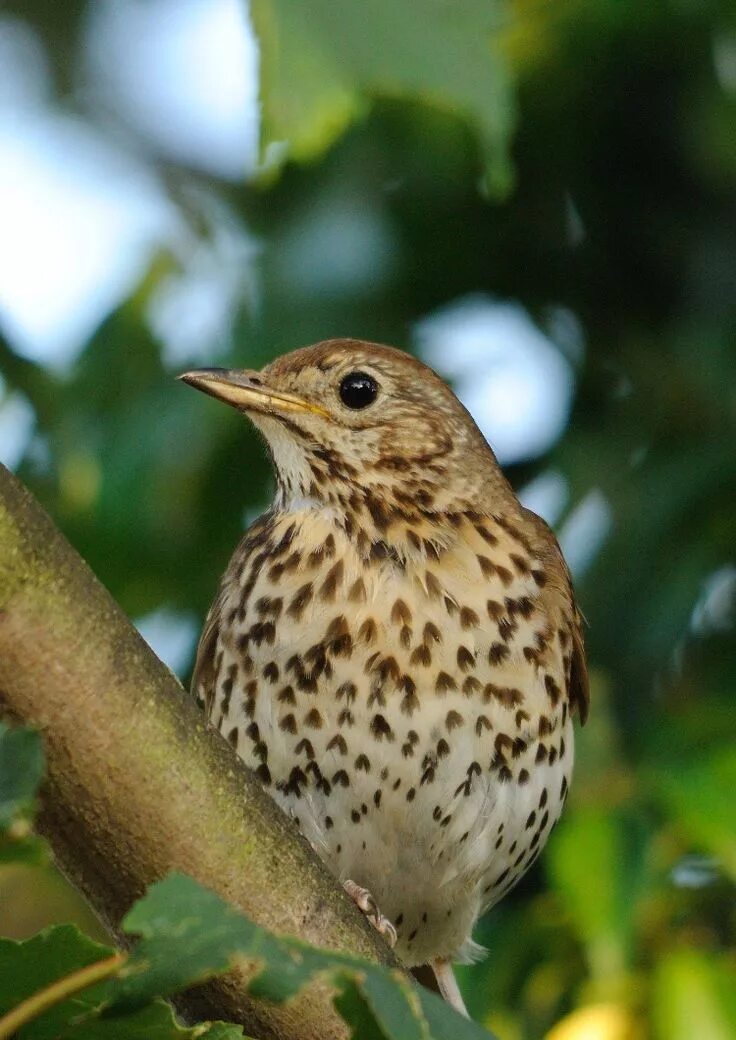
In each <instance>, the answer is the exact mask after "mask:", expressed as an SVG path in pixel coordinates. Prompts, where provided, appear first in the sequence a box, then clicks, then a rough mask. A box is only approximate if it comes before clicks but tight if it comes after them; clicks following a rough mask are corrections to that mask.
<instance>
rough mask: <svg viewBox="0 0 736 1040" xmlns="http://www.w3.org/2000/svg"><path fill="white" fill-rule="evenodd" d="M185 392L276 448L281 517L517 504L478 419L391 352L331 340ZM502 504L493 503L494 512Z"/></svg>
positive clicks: (427, 374)
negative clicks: (231, 411)
mask: <svg viewBox="0 0 736 1040" xmlns="http://www.w3.org/2000/svg"><path fill="white" fill-rule="evenodd" d="M180 378H181V379H183V380H184V382H186V383H189V384H190V385H191V386H194V387H196V388H197V389H198V390H203V391H204V392H205V393H207V394H210V395H211V396H212V397H215V398H217V399H218V400H221V401H224V402H226V403H227V404H230V405H232V406H233V407H235V408H237V409H238V410H239V411H242V412H244V413H245V414H246V415H247V416H248V417H249V418H250V419H251V420H252V422H253V423H254V424H255V425H256V426H257V427H258V429H259V430H260V431H261V433H262V434H263V436H264V437H265V439H266V442H267V444H268V447H269V450H270V453H271V456H272V458H273V463H274V467H275V470H276V477H277V482H278V492H277V506H279V507H280V508H285V509H293V508H301V507H302V506H304V505H305V504H310V505H315V504H316V505H327V506H333V507H336V508H338V509H345V510H348V509H352V510H356V509H358V508H361V507H362V506H364V505H365V503H366V502H368V504H369V508H371V503H373V504H374V505H375V504H376V503H378V505H375V508H377V509H378V510H379V512H381V511H383V512H385V513H386V514H387V515H391V513H392V512H396V513H398V514H401V513H402V512H404V513H406V512H407V511H409V512H411V511H412V510H416V509H419V510H420V511H421V513H422V514H423V515H424V516H427V515H430V514H433V513H437V514H441V513H448V512H460V511H463V510H469V509H479V508H481V509H482V510H483V511H486V510H488V509H489V508H491V507H492V506H494V505H498V504H499V501H498V500H499V497H501V498H503V500H504V501H505V500H506V497H507V495H509V494H510V491H509V488H508V485H507V484H506V481H505V479H504V478H503V476H502V475H501V472H500V470H499V469H498V465H497V463H496V460H495V458H494V456H493V453H492V452H491V449H490V448H489V447H488V444H487V443H486V441H485V440H484V439H483V436H482V434H481V433H480V431H479V430H478V428H477V426H476V425H475V423H474V421H473V419H472V418H471V416H470V415H469V413H468V412H467V411H466V410H465V408H464V407H463V406H462V405H461V404H460V402H459V401H458V399H457V398H456V397H455V395H454V394H453V392H452V390H450V388H449V387H448V386H447V385H446V384H445V383H444V382H443V381H442V380H441V379H440V378H439V376H437V375H436V374H435V373H434V372H433V371H432V370H431V369H430V368H428V367H427V366H426V365H423V364H422V363H421V362H419V361H417V360H416V359H415V358H413V357H411V356H410V355H408V354H404V353H402V352H401V351H399V350H394V349H393V348H391V347H383V346H378V345H376V344H373V343H364V342H362V341H360V340H349V339H339V340H328V341H326V342H324V343H318V344H316V345H314V346H311V347H304V348H303V349H301V350H295V351H293V352H292V353H290V354H286V355H284V356H282V357H279V358H277V359H276V360H275V361H272V362H271V364H269V365H266V367H265V368H263V369H262V370H261V371H259V372H256V371H251V370H248V369H242V370H238V369H236V370H227V369H200V370H196V371H193V372H186V373H184V374H183V375H182V376H181V377H180ZM494 499H495V501H494Z"/></svg>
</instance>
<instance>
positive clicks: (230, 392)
mask: <svg viewBox="0 0 736 1040" xmlns="http://www.w3.org/2000/svg"><path fill="white" fill-rule="evenodd" d="M178 378H179V379H181V381H182V382H183V383H188V384H189V386H193V387H194V388H195V389H196V390H201V391H202V392H203V393H205V394H209V395H210V397H215V398H217V400H218V401H224V402H225V404H229V405H232V406H233V408H241V409H243V410H245V411H247V410H248V409H249V408H253V409H256V410H258V411H274V412H276V413H278V412H314V413H315V414H317V415H322V416H324V417H325V418H327V419H329V418H330V414H329V412H327V411H326V410H325V409H324V408H320V406H319V405H316V404H312V403H311V402H310V401H305V400H303V399H302V398H301V397H297V396H296V395H295V394H287V393H283V392H282V391H280V390H278V391H277V390H271V389H270V388H269V387H267V386H264V385H263V384H262V382H261V377H260V375H259V373H258V372H250V371H248V370H247V369H243V370H240V371H238V370H237V369H228V368H196V369H194V370H193V371H191V372H182V374H181V375H180V376H179V377H178Z"/></svg>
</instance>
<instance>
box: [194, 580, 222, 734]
mask: <svg viewBox="0 0 736 1040" xmlns="http://www.w3.org/2000/svg"><path fill="white" fill-rule="evenodd" d="M226 595H227V585H226V584H225V583H224V582H223V584H222V585H221V586H220V589H219V591H218V593H217V596H216V598H215V601H214V603H213V604H212V606H211V607H210V609H209V611H208V613H207V617H206V619H205V623H204V628H203V629H202V635H201V636H200V637H199V645H198V646H197V657H196V660H195V662H194V672H193V673H192V685H191V693H192V696H193V697H195V698H196V700H197V701H198V702H199V703H200V704H202V705H203V707H204V709H205V714H206V715H207V716H208V717H209V714H210V707H211V703H212V697H213V694H214V690H215V677H216V676H215V656H216V653H217V636H218V633H219V630H220V619H221V617H222V609H223V604H224V602H225V598H226Z"/></svg>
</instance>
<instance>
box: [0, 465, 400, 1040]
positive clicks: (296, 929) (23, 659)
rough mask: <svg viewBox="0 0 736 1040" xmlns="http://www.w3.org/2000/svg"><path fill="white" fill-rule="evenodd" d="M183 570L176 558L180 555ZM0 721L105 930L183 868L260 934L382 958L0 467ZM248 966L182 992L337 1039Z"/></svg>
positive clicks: (271, 1024)
mask: <svg viewBox="0 0 736 1040" xmlns="http://www.w3.org/2000/svg"><path fill="white" fill-rule="evenodd" d="M182 565H184V563H183V564H182ZM0 714H2V715H4V716H5V717H7V718H11V719H16V720H18V721H20V722H23V723H26V724H30V725H35V726H37V727H39V728H40V729H41V731H42V733H43V735H44V742H45V750H46V756H47V762H48V779H47V782H46V784H45V787H44V791H43V804H42V812H41V815H40V821H39V823H40V828H41V830H42V831H43V833H44V834H45V835H46V836H47V837H48V839H49V840H50V842H51V844H52V846H53V848H54V852H55V856H56V858H57V860H58V863H59V865H60V866H61V868H62V870H63V871H64V872H65V873H66V874H67V875H68V876H69V877H70V878H71V880H72V881H73V882H74V884H75V885H76V886H77V887H78V888H79V889H80V890H81V891H82V892H83V893H84V894H85V895H86V897H87V898H88V900H89V901H90V903H91V904H92V906H93V907H94V908H95V910H96V911H97V912H98V914H99V915H100V917H101V918H102V920H103V921H104V922H105V923H106V924H107V925H108V927H109V928H110V929H111V930H112V931H113V932H117V928H118V925H119V923H120V920H121V918H122V917H123V916H124V914H125V913H126V911H127V910H128V908H129V907H130V906H131V904H132V903H133V902H134V901H135V899H137V898H138V897H139V896H140V895H141V894H142V893H143V890H144V889H145V887H146V886H147V885H148V884H150V883H151V882H153V881H155V880H157V879H159V878H161V877H163V875H165V874H166V873H167V872H168V871H170V870H174V869H176V870H180V871H182V872H184V873H187V874H190V875H191V876H192V877H194V878H196V879H197V880H198V881H200V882H201V883H202V884H204V885H206V886H207V887H209V888H211V889H213V890H214V891H215V892H217V893H219V894H220V895H221V896H223V897H224V898H225V899H227V900H229V901H230V902H231V903H232V904H234V905H235V906H236V907H238V908H239V909H241V910H242V911H243V912H244V913H246V914H247V915H248V916H249V917H251V918H252V919H253V920H254V921H256V922H258V923H259V924H261V925H263V926H264V927H266V928H268V929H270V930H271V931H275V932H281V933H288V934H291V935H298V936H300V937H301V938H303V939H305V940H307V941H309V942H312V943H314V944H316V945H318V946H323V947H332V948H335V949H340V950H346V951H351V952H353V953H356V954H359V955H361V956H365V957H368V958H370V959H372V960H377V961H381V962H383V963H386V964H394V965H395V963H396V962H395V960H394V958H393V957H392V955H391V954H390V952H389V950H388V949H387V948H386V947H385V946H384V944H383V943H382V942H381V941H380V940H379V939H378V938H377V937H376V936H375V935H374V934H373V933H372V932H371V930H370V928H369V927H368V926H367V925H366V924H365V922H364V921H363V920H362V919H361V917H360V915H359V914H358V912H357V911H356V910H355V908H354V907H353V906H352V905H351V904H350V902H349V900H348V899H347V898H346V897H345V896H344V894H343V893H342V891H341V889H340V888H339V886H338V885H337V884H336V883H335V881H334V880H333V879H332V877H331V876H330V874H329V873H328V872H327V871H326V869H325V868H324V867H323V866H322V864H321V863H320V862H319V860H318V859H317V857H316V856H315V855H314V854H313V852H312V850H311V849H310V848H309V846H308V845H307V843H306V842H305V841H303V840H302V839H301V838H300V837H299V835H298V834H297V833H296V831H295V829H294V827H293V825H292V824H291V823H290V822H289V821H288V820H287V818H286V816H285V815H284V814H283V813H281V811H280V810H279V809H277V807H276V806H275V805H274V804H273V802H272V801H271V799H270V798H269V797H268V796H267V795H266V794H265V793H264V792H263V790H262V789H261V787H260V785H259V784H258V783H257V781H255V779H254V778H253V777H252V775H251V773H250V772H249V771H248V770H247V769H246V768H245V766H244V765H243V764H242V763H241V762H240V761H239V760H238V759H237V757H236V756H235V754H234V752H233V751H232V749H231V748H230V747H229V746H228V745H227V743H226V742H225V741H224V740H222V738H221V737H220V736H219V735H218V734H216V733H214V732H212V731H211V730H208V729H207V728H206V727H205V725H204V721H203V717H202V715H201V713H200V712H199V711H198V709H197V707H196V705H195V704H194V703H193V701H192V700H191V698H190V697H189V696H188V695H187V694H186V693H185V691H184V690H183V689H182V687H181V685H180V684H179V682H178V681H177V680H176V678H175V677H174V676H173V675H172V673H171V672H170V671H169V670H168V669H167V668H166V667H165V666H164V665H163V664H162V663H161V662H160V661H159V660H158V658H157V657H156V656H155V655H154V654H153V653H152V651H151V650H150V649H149V647H148V646H147V645H146V643H145V642H144V641H143V640H142V639H141V637H140V636H139V635H138V633H137V632H136V630H135V629H134V628H133V626H132V625H131V624H130V622H129V621H128V619H127V618H126V617H125V615H124V614H123V612H122V611H121V610H120V608H119V607H118V606H117V605H116V604H115V603H114V601H113V600H112V598H111V597H110V595H109V594H108V593H107V591H106V590H105V589H104V588H103V587H102V585H101V584H100V583H99V582H98V581H97V579H96V578H95V577H94V575H93V574H92V572H91V571H90V570H89V568H88V567H87V566H86V564H85V563H84V562H83V560H82V559H81V558H80V557H79V556H78V555H77V553H76V552H75V551H74V550H73V549H72V548H71V546H70V545H69V544H68V542H66V540H65V539H64V537H63V536H62V535H61V534H60V532H59V531H58V530H57V529H56V527H55V526H54V524H53V523H52V521H51V520H50V519H49V517H48V516H47V515H46V514H45V513H44V512H43V510H42V509H41V508H40V506H39V505H38V503H37V502H36V501H35V500H34V499H33V497H32V496H31V494H30V493H29V492H28V491H27V490H26V489H25V488H24V487H23V486H22V485H21V484H20V483H19V482H18V481H17V480H16V479H15V478H14V477H13V476H12V475H11V474H10V473H9V472H8V470H7V469H5V467H3V466H0ZM248 977H249V972H248V969H247V968H243V969H241V970H238V971H235V972H232V973H230V974H229V975H228V976H226V977H224V978H221V979H216V980H214V981H213V982H211V983H209V984H208V985H207V986H205V987H200V988H199V989H198V990H197V991H196V992H192V993H191V994H189V995H188V996H187V997H186V998H185V1001H184V1006H185V1010H186V1011H187V1013H188V1014H190V1015H192V1016H201V1017H208V1018H224V1019H226V1020H229V1021H233V1022H239V1023H242V1024H243V1025H244V1026H245V1027H246V1029H247V1030H249V1031H251V1032H252V1033H254V1035H256V1036H259V1037H263V1038H264V1040H265V1038H270V1037H278V1038H281V1040H297V1038H298V1040H311V1038H314V1040H317V1038H319V1040H327V1038H331V1037H342V1036H344V1035H345V1032H344V1029H345V1027H344V1025H343V1024H341V1022H340V1019H339V1018H338V1016H337V1015H336V1013H335V1011H334V1009H333V1007H332V1003H331V1000H330V994H329V993H328V992H327V990H326V989H325V988H321V987H319V986H312V987H310V988H309V989H307V990H306V991H305V992H304V993H303V994H302V995H301V996H300V997H299V998H298V999H297V1000H295V1001H293V1002H291V1003H289V1004H287V1005H285V1006H276V1005H268V1004H266V1003H264V1002H260V1003H258V1002H255V1001H253V1000H251V999H250V998H249V996H248V993H247V981H248Z"/></svg>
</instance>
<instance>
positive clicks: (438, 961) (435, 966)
mask: <svg viewBox="0 0 736 1040" xmlns="http://www.w3.org/2000/svg"><path fill="white" fill-rule="evenodd" d="M431 964H432V970H433V971H434V974H435V978H436V979H437V985H438V986H439V988H440V993H441V994H442V996H443V997H444V998H445V1000H446V1001H447V1003H448V1004H451V1005H452V1007H454V1008H455V1010H456V1011H458V1012H459V1013H460V1014H461V1015H463V1016H464V1017H465V1018H470V1015H469V1014H468V1009H467V1008H466V1007H465V1001H464V1000H463V995H462V993H461V992H460V987H459V986H458V984H457V980H456V978H455V973H454V971H453V970H452V964H451V963H450V961H448V960H446V959H445V958H444V957H435V959H434V960H433V961H432V962H431Z"/></svg>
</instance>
